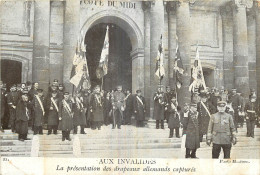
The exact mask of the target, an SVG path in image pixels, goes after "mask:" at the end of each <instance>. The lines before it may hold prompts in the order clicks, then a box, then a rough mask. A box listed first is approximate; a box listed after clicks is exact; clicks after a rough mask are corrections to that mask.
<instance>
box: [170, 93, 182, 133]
mask: <svg viewBox="0 0 260 175" xmlns="http://www.w3.org/2000/svg"><path fill="white" fill-rule="evenodd" d="M167 111H168V114H169V116H168V117H169V118H168V128H169V129H170V134H169V138H172V137H173V133H174V130H175V135H176V137H177V138H180V134H179V129H180V113H178V112H177V100H176V96H175V95H174V96H172V97H171V101H170V102H169V104H168V105H167Z"/></svg>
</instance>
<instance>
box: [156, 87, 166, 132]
mask: <svg viewBox="0 0 260 175" xmlns="http://www.w3.org/2000/svg"><path fill="white" fill-rule="evenodd" d="M153 100H154V113H153V116H154V118H155V120H156V129H159V122H161V129H164V110H165V104H166V103H165V101H166V100H165V95H164V93H163V90H162V85H159V87H158V90H157V92H156V93H155V94H154V96H153Z"/></svg>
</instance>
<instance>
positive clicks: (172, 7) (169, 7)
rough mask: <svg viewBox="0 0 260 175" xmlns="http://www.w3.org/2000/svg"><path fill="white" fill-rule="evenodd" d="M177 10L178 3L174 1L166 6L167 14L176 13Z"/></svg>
mask: <svg viewBox="0 0 260 175" xmlns="http://www.w3.org/2000/svg"><path fill="white" fill-rule="evenodd" d="M175 9H176V3H175V2H173V1H169V2H167V4H166V11H167V13H170V12H174V11H175Z"/></svg>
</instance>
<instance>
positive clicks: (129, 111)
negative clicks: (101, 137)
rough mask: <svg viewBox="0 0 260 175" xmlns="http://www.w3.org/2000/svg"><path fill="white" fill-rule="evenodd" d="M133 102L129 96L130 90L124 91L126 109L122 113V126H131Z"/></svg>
mask: <svg viewBox="0 0 260 175" xmlns="http://www.w3.org/2000/svg"><path fill="white" fill-rule="evenodd" d="M133 100H134V97H133V95H132V94H131V92H130V90H127V91H126V97H125V102H126V108H125V112H124V114H125V115H124V117H125V118H124V124H126V125H130V124H131V117H132V113H133Z"/></svg>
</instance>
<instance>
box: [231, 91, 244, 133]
mask: <svg viewBox="0 0 260 175" xmlns="http://www.w3.org/2000/svg"><path fill="white" fill-rule="evenodd" d="M228 99H229V100H230V102H231V104H232V108H233V110H234V125H235V128H236V131H237V127H238V118H239V117H238V111H239V109H240V108H241V107H242V104H241V99H240V97H239V95H238V94H237V90H236V88H233V89H232V94H231V95H229V97H228Z"/></svg>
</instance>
